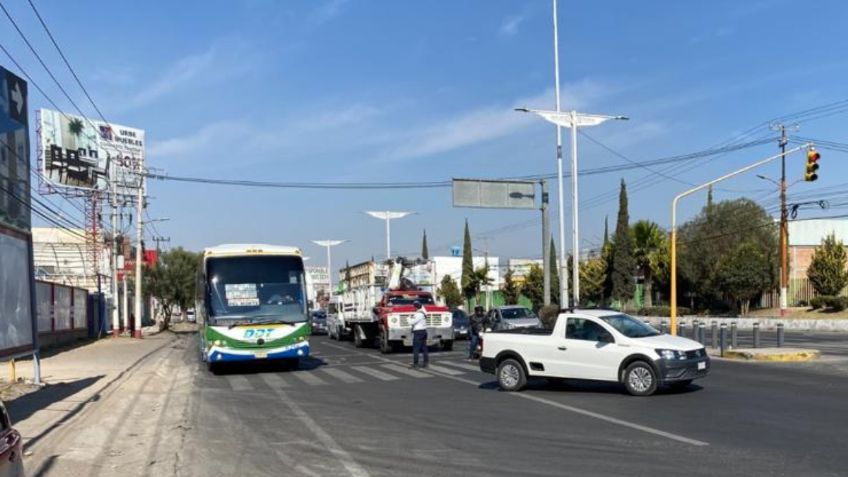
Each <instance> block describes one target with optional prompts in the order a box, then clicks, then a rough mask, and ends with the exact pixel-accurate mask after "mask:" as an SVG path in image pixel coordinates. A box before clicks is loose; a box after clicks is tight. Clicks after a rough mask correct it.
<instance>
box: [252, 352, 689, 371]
mask: <svg viewBox="0 0 848 477" xmlns="http://www.w3.org/2000/svg"><path fill="white" fill-rule="evenodd" d="M254 355H255V356H256V359H265V358H267V357H268V352H267V351H257V352H256V353H254ZM698 369H700V368H698Z"/></svg>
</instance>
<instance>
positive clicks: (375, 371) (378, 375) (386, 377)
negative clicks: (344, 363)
mask: <svg viewBox="0 0 848 477" xmlns="http://www.w3.org/2000/svg"><path fill="white" fill-rule="evenodd" d="M351 368H352V369H355V370H357V371H359V372H360V373H364V374H367V375H369V376H372V377H375V378H377V379H382V380H383V381H396V380H398V379H400V378H398V377H397V376H392V375H391V374H389V373H384V372H382V371H380V370H378V369H374V368H369V367H368V366H351Z"/></svg>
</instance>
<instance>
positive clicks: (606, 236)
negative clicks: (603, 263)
mask: <svg viewBox="0 0 848 477" xmlns="http://www.w3.org/2000/svg"><path fill="white" fill-rule="evenodd" d="M607 245H609V216H608V215H605V216H604V245H603V246H604V247H606V246H607Z"/></svg>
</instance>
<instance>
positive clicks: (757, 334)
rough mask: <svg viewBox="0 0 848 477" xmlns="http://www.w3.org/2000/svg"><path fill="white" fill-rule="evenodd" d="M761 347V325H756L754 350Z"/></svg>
mask: <svg viewBox="0 0 848 477" xmlns="http://www.w3.org/2000/svg"><path fill="white" fill-rule="evenodd" d="M759 347H760V324H759V323H754V348H759Z"/></svg>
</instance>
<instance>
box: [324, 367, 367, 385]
mask: <svg viewBox="0 0 848 477" xmlns="http://www.w3.org/2000/svg"><path fill="white" fill-rule="evenodd" d="M320 369H321V371H322V372H325V373H327V374H329V375H330V376H332V377H334V378H336V379H338V380H339V381H342V382H343V383H347V384H353V383H361V382H362V380H361V379H359V378H357V377H356V376H354V375H352V374H350V373H346V372H344V371H342V370H341V369H335V368H320Z"/></svg>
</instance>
